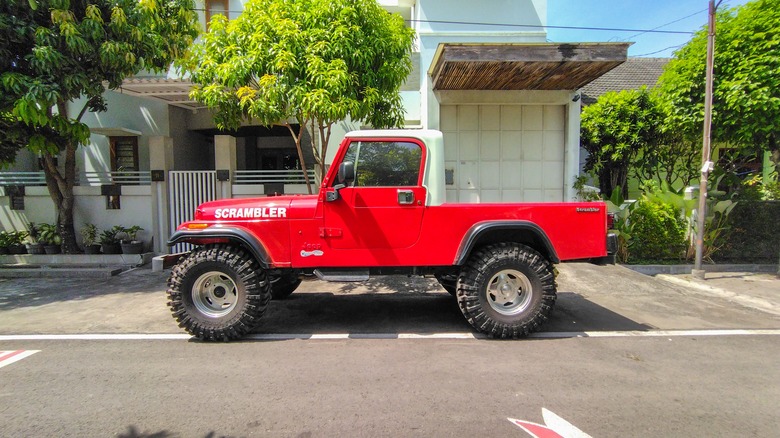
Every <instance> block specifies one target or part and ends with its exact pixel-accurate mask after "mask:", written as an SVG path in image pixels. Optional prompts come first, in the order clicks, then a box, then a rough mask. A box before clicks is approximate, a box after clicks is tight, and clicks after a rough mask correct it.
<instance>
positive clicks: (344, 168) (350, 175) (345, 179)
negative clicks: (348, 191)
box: [338, 161, 355, 186]
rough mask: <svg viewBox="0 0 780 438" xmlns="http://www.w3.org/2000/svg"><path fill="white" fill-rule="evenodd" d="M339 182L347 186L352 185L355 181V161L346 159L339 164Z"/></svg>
mask: <svg viewBox="0 0 780 438" xmlns="http://www.w3.org/2000/svg"><path fill="white" fill-rule="evenodd" d="M338 178H339V184H344V185H345V186H348V185H350V184H351V183H352V182H353V181H355V163H353V162H351V161H345V162H343V163H341V164H340V165H339V175H338Z"/></svg>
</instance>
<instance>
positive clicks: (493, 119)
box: [440, 105, 566, 203]
mask: <svg viewBox="0 0 780 438" xmlns="http://www.w3.org/2000/svg"><path fill="white" fill-rule="evenodd" d="M564 109H565V108H564V106H563V105H442V106H441V124H440V126H441V130H442V132H443V133H444V150H445V155H444V159H445V168H446V169H447V201H448V202H469V203H486V202H561V201H563V187H564V181H563V174H564V142H565V138H564V127H565V122H566V121H565V111H564Z"/></svg>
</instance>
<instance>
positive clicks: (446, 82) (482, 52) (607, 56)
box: [428, 43, 631, 90]
mask: <svg viewBox="0 0 780 438" xmlns="http://www.w3.org/2000/svg"><path fill="white" fill-rule="evenodd" d="M629 45H631V43H571V44H569V43H485V44H480V43H475V44H460V43H458V44H451V43H442V44H439V47H438V48H437V50H436V55H435V56H434V58H433V62H431V67H430V69H429V70H428V74H429V75H430V76H431V78H432V79H433V89H434V90H576V89H578V88H580V87H582V86H584V85H585V84H587V83H589V82H591V81H593V80H594V79H596V78H598V77H599V76H601V75H603V74H604V73H606V72H608V71H610V70H612V69H613V68H615V67H617V66H618V65H620V64H622V63H623V62H624V61H625V60H626V58H627V56H628V46H629Z"/></svg>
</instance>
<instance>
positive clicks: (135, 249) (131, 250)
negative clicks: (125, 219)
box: [122, 242, 144, 254]
mask: <svg viewBox="0 0 780 438" xmlns="http://www.w3.org/2000/svg"><path fill="white" fill-rule="evenodd" d="M143 250H144V243H143V242H130V243H123V244H122V254H141V253H142V252H143Z"/></svg>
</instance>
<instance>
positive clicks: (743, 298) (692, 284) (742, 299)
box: [655, 271, 780, 316]
mask: <svg viewBox="0 0 780 438" xmlns="http://www.w3.org/2000/svg"><path fill="white" fill-rule="evenodd" d="M719 272H733V271H719ZM655 278H658V279H661V280H664V281H666V282H669V283H672V284H676V285H678V286H684V287H685V288H687V289H688V290H690V291H692V292H694V293H699V294H702V295H706V296H716V297H720V298H725V299H727V300H729V301H733V302H735V303H737V304H740V305H742V306H745V307H749V308H752V309H758V310H761V311H764V312H767V313H771V314H773V315H778V316H780V306H776V305H774V304H772V303H771V302H769V301H767V300H764V299H761V298H756V297H751V296H748V295H741V294H738V293H736V292H731V291H727V290H725V289H721V288H719V287H714V286H709V285H706V284H702V283H700V282H698V281H696V280H693V279H686V278H679V277H675V276H673V275H667V274H659V275H656V277H655Z"/></svg>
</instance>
